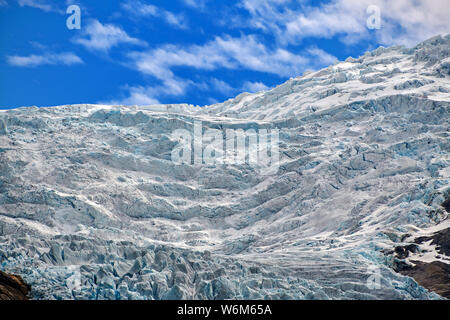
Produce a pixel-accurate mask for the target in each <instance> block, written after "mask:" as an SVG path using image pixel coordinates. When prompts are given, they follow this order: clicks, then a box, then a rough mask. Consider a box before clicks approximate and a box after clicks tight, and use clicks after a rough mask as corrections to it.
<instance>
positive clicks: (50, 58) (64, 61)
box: [7, 52, 84, 67]
mask: <svg viewBox="0 0 450 320" xmlns="http://www.w3.org/2000/svg"><path fill="white" fill-rule="evenodd" d="M7 61H8V63H9V64H10V65H13V66H17V67H36V66H39V65H67V66H71V65H75V64H82V63H84V62H83V60H82V59H81V58H80V57H78V56H77V55H75V54H73V53H71V52H64V53H58V54H55V53H45V54H43V55H34V54H32V55H29V56H8V57H7Z"/></svg>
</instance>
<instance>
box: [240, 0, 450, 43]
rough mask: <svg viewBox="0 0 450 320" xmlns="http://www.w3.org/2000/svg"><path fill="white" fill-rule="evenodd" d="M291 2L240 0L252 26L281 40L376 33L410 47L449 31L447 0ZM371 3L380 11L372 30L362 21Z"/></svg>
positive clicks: (355, 38) (351, 38) (352, 37)
mask: <svg viewBox="0 0 450 320" xmlns="http://www.w3.org/2000/svg"><path fill="white" fill-rule="evenodd" d="M289 2H292V1H290V0H269V1H262V0H243V1H242V6H243V7H244V8H245V9H246V10H247V11H248V12H249V14H250V15H251V19H250V20H249V23H248V24H249V25H250V26H251V27H253V28H258V29H261V30H263V31H265V32H268V33H272V34H275V35H276V37H277V38H278V41H279V42H280V43H285V44H286V43H298V42H300V41H302V40H303V39H304V38H307V37H320V38H330V37H333V36H336V35H338V36H341V40H342V41H344V42H350V43H353V42H356V41H359V40H361V39H365V38H368V37H371V36H372V35H373V34H374V35H373V36H374V37H375V38H376V39H377V40H378V41H379V42H380V43H382V44H385V45H392V44H404V45H409V46H411V45H414V44H417V43H418V42H420V41H423V40H425V39H428V38H430V37H432V36H435V35H437V34H442V33H448V32H449V30H450V23H449V21H450V20H449V19H448V12H449V11H450V1H448V0H433V1H429V0H395V1H391V0H331V1H328V2H325V3H323V4H321V5H320V6H314V7H311V6H308V5H301V8H300V9H298V10H289V9H286V8H285V7H283V6H282V4H285V3H289ZM300 4H301V2H300ZM369 5H376V6H378V7H379V8H380V10H381V19H382V23H381V29H380V30H377V31H375V32H374V33H372V32H371V31H370V30H369V29H368V28H367V24H366V22H367V18H368V17H369V15H368V14H367V12H366V9H367V7H368V6H369Z"/></svg>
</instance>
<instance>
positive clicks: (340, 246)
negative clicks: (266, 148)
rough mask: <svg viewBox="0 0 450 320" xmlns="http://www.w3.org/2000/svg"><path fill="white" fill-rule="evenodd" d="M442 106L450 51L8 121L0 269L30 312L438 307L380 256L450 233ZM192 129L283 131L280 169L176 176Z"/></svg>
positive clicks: (203, 169) (16, 112)
mask: <svg viewBox="0 0 450 320" xmlns="http://www.w3.org/2000/svg"><path fill="white" fill-rule="evenodd" d="M449 107H450V35H443V36H437V37H434V38H432V39H429V40H427V41H425V42H423V43H421V44H419V45H417V46H416V47H414V48H405V47H391V48H382V47H381V48H379V49H377V50H375V51H372V52H368V53H366V54H365V55H363V56H361V57H359V58H351V57H350V58H348V59H347V60H346V61H343V62H338V63H336V64H334V65H332V66H329V67H327V68H325V69H322V70H319V71H316V72H308V73H305V74H304V75H303V76H299V77H296V78H292V79H290V80H288V81H287V82H286V83H284V84H282V85H280V86H278V87H276V88H273V89H271V90H268V91H264V92H259V93H253V94H250V93H243V94H241V95H239V96H237V97H236V98H234V99H230V100H228V101H226V102H224V103H219V104H215V105H211V106H205V107H199V106H192V105H188V104H180V105H152V106H109V105H66V106H57V107H40V108H38V107H23V108H18V109H12V110H3V111H2V112H0V269H1V270H4V271H7V272H10V273H14V274H19V275H21V276H22V277H23V278H24V280H25V281H26V282H27V283H28V284H30V285H31V287H32V292H31V297H32V298H33V299H149V300H151V299H441V298H442V297H441V296H439V295H438V294H436V293H434V292H431V291H429V290H427V289H425V288H424V287H422V286H420V285H419V284H418V283H417V282H416V281H415V280H414V279H413V278H410V277H407V276H404V275H401V274H399V273H397V272H395V271H394V269H393V265H394V264H395V263H398V261H396V259H397V258H396V257H395V256H393V255H391V254H386V252H389V250H392V249H393V248H394V247H395V246H397V245H399V244H402V243H404V241H405V239H406V238H407V237H406V236H407V235H408V236H411V235H414V234H419V233H420V234H426V232H427V231H428V230H432V231H433V230H442V229H444V228H448V227H450V223H449V221H450V220H449V219H448V216H449V213H448V212H447V211H446V210H445V208H444V207H443V206H442V204H443V203H444V201H446V199H448V198H449V196H450V184H449V178H450V167H449V164H450V159H449V151H450V139H449V136H450V130H449V128H450V126H449V125H450V123H449V119H450V117H449V111H450V108H449ZM196 121H201V123H202V125H203V130H204V131H206V130H208V129H216V130H217V129H219V130H226V129H233V130H236V129H243V130H248V129H251V128H253V129H255V128H259V129H261V128H262V129H269V130H270V129H275V128H276V129H278V130H279V132H280V134H279V156H280V163H279V168H278V171H277V172H276V174H271V175H261V174H260V173H259V172H258V171H257V170H256V169H255V168H254V167H252V166H249V165H248V164H245V163H244V164H234V165H233V164H231V165H190V164H174V163H173V162H172V161H171V152H172V150H173V148H174V147H175V146H176V144H177V142H176V141H175V140H174V139H173V137H172V133H173V132H174V131H175V130H178V129H185V130H187V131H190V132H192V131H193V127H194V123H195V122H196ZM416 258H417V259H420V257H416ZM427 259H429V260H430V259H431V260H433V259H434V260H439V261H443V262H445V263H450V259H449V257H446V256H442V255H439V256H438V255H432V257H431V258H430V255H429V254H428V255H427Z"/></svg>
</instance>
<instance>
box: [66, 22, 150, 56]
mask: <svg viewBox="0 0 450 320" xmlns="http://www.w3.org/2000/svg"><path fill="white" fill-rule="evenodd" d="M82 30H83V31H82V35H81V36H78V37H76V38H74V39H73V42H75V43H77V44H80V45H82V46H84V47H85V48H86V49H88V50H93V51H101V52H105V53H106V52H108V51H109V50H110V49H111V48H113V47H116V46H118V45H120V44H132V45H140V46H143V45H146V42H145V41H142V40H139V39H137V38H133V37H131V36H129V35H128V34H127V33H126V32H125V31H124V30H123V29H122V28H121V27H119V26H116V25H113V24H102V23H100V22H99V21H98V20H92V21H90V23H89V24H88V25H87V27H85V28H83V29H82Z"/></svg>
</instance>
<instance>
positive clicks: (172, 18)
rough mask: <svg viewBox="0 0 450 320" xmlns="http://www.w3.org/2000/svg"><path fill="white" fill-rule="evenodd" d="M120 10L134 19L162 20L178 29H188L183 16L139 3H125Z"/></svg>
mask: <svg viewBox="0 0 450 320" xmlns="http://www.w3.org/2000/svg"><path fill="white" fill-rule="evenodd" d="M121 7H122V9H124V10H125V11H127V12H128V13H129V14H131V15H133V16H135V17H154V18H160V19H163V20H164V21H165V22H166V23H168V24H170V25H172V26H174V27H177V28H180V29H186V28H187V27H188V23H187V19H186V18H185V17H184V15H181V14H175V13H173V12H170V11H167V10H164V9H161V8H158V7H157V6H154V5H151V4H146V3H142V2H141V1H130V0H129V1H126V2H124V3H122V4H121Z"/></svg>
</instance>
